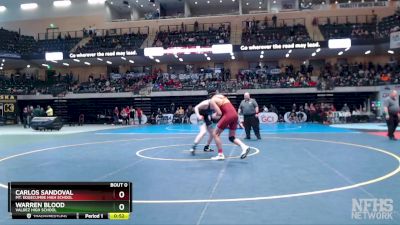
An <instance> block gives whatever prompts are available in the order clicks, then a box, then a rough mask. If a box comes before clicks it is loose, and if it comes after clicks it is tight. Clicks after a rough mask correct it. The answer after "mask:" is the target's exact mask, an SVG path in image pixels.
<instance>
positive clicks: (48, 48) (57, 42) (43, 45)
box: [38, 38, 81, 53]
mask: <svg viewBox="0 0 400 225" xmlns="http://www.w3.org/2000/svg"><path fill="white" fill-rule="evenodd" d="M80 40H81V38H71V39H63V38H60V39H58V38H57V39H49V40H39V41H38V52H39V53H43V52H52V51H61V52H69V51H70V50H71V49H72V48H73V47H75V45H76V44H78V43H79V41H80Z"/></svg>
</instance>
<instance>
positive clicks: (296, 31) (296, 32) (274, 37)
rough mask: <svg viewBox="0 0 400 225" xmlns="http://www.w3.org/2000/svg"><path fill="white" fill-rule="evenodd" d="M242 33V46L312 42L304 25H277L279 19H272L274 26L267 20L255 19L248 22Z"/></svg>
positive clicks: (266, 18) (274, 17)
mask: <svg viewBox="0 0 400 225" xmlns="http://www.w3.org/2000/svg"><path fill="white" fill-rule="evenodd" d="M245 24H246V25H245V27H244V28H243V31H242V44H244V45H255V44H257V45H260V44H285V43H294V42H297V43H298V42H308V41H311V38H310V36H309V35H308V32H307V29H306V27H305V26H304V25H303V24H296V25H293V26H290V25H287V24H286V23H284V21H283V23H282V24H277V17H276V16H275V15H274V16H273V17H272V24H271V23H270V22H269V21H268V17H267V16H266V17H265V20H264V21H263V22H262V21H259V20H256V19H255V18H253V20H252V21H246V23H245Z"/></svg>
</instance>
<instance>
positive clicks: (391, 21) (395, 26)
mask: <svg viewBox="0 0 400 225" xmlns="http://www.w3.org/2000/svg"><path fill="white" fill-rule="evenodd" d="M378 27H379V34H380V37H382V38H388V37H389V35H390V32H391V30H400V10H398V11H396V13H395V14H393V15H391V16H388V17H384V18H382V20H381V21H380V22H379V24H378Z"/></svg>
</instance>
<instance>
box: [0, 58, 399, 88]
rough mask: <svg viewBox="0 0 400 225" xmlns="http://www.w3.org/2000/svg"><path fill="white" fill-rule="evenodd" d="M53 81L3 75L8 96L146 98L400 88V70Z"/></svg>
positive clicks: (306, 69)
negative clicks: (194, 93) (185, 93)
mask: <svg viewBox="0 0 400 225" xmlns="http://www.w3.org/2000/svg"><path fill="white" fill-rule="evenodd" d="M53 77H54V79H52V80H51V81H49V80H48V81H46V82H45V81H41V80H39V79H37V78H36V77H34V76H29V75H25V74H23V75H18V74H17V75H12V76H11V77H4V76H3V77H1V76H0V84H1V89H0V93H2V94H53V95H58V94H65V93H67V92H73V93H117V92H133V93H135V94H140V95H146V94H149V93H150V92H151V91H179V90H187V91H191V90H207V89H209V88H217V89H219V90H221V91H224V92H229V93H233V92H236V91H237V90H239V89H261V88H264V89H268V88H301V87H303V88H307V87H314V88H318V89H320V90H329V89H334V88H335V87H357V86H376V85H386V84H400V66H399V65H398V64H397V63H396V62H395V61H394V60H393V61H390V62H389V63H387V64H385V65H379V64H374V63H372V62H370V63H352V64H348V63H342V64H335V65H331V64H329V63H327V64H326V65H325V66H324V67H323V68H320V70H319V71H318V72H316V71H314V68H313V66H312V65H311V64H309V65H307V66H306V65H304V64H303V65H301V67H300V68H297V69H295V68H294V67H293V65H286V66H283V65H282V66H278V67H273V68H269V67H267V66H265V67H262V68H261V67H257V68H254V69H244V70H241V71H240V72H239V73H238V74H237V76H236V79H233V78H232V77H231V74H230V71H229V70H218V71H215V70H213V69H210V68H206V69H201V70H199V71H198V72H196V73H194V72H190V73H173V72H170V73H167V72H163V71H161V70H156V71H153V72H152V73H151V74H147V73H133V72H130V71H127V72H126V74H118V73H111V74H110V75H108V76H105V75H90V76H89V78H88V80H87V81H85V82H81V83H78V81H77V80H76V79H74V75H73V74H72V73H69V74H58V75H57V74H56V75H54V76H53Z"/></svg>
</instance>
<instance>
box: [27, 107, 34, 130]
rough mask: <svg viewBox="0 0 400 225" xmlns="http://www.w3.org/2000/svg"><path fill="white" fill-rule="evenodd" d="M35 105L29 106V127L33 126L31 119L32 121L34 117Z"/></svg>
mask: <svg viewBox="0 0 400 225" xmlns="http://www.w3.org/2000/svg"><path fill="white" fill-rule="evenodd" d="M33 110H34V109H33V106H28V118H27V119H28V127H29V128H30V127H31V121H32V117H33Z"/></svg>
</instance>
